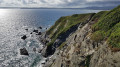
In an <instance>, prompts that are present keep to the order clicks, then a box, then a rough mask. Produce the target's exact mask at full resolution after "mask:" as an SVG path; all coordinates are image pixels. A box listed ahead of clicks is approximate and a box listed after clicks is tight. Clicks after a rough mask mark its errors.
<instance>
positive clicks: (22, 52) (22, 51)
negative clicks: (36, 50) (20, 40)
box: [20, 48, 29, 56]
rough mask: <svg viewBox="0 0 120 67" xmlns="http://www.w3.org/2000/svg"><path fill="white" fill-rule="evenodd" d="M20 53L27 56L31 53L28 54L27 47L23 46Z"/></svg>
mask: <svg viewBox="0 0 120 67" xmlns="http://www.w3.org/2000/svg"><path fill="white" fill-rule="evenodd" d="M20 54H21V55H27V56H28V55H29V54H28V51H27V50H26V48H21V49H20Z"/></svg>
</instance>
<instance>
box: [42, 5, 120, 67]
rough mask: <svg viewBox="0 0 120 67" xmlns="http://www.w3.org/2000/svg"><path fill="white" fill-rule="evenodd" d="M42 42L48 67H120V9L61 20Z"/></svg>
mask: <svg viewBox="0 0 120 67" xmlns="http://www.w3.org/2000/svg"><path fill="white" fill-rule="evenodd" d="M42 38H43V39H42V42H43V43H44V44H46V47H45V48H44V49H43V51H42V55H43V56H45V57H48V56H51V57H50V58H49V60H47V62H46V63H45V65H44V66H45V67H120V64H119V63H120V59H119V58H120V6H118V7H116V8H115V9H113V10H111V11H101V12H99V13H89V14H75V15H72V16H66V17H61V18H60V19H59V20H58V21H56V23H55V24H54V25H53V26H52V27H51V28H50V29H49V30H48V31H47V32H46V33H44V36H43V37H42Z"/></svg>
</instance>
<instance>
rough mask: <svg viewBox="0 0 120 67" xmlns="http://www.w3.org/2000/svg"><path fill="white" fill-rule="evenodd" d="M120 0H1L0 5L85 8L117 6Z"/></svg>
mask: <svg viewBox="0 0 120 67" xmlns="http://www.w3.org/2000/svg"><path fill="white" fill-rule="evenodd" d="M119 4H120V0H0V7H55V8H65V7H66V8H83V7H92V6H94V7H109V6H117V5H119Z"/></svg>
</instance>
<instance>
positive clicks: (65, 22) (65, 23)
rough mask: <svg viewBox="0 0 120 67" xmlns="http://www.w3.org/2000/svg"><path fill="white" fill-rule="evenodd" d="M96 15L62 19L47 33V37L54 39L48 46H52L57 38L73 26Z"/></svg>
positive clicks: (80, 15) (81, 15)
mask: <svg viewBox="0 0 120 67" xmlns="http://www.w3.org/2000/svg"><path fill="white" fill-rule="evenodd" d="M93 14H94V13H89V14H75V15H72V16H66V17H61V18H60V19H59V20H58V21H56V23H55V24H54V25H53V26H52V27H51V28H50V29H49V30H48V31H47V35H49V37H50V38H51V39H52V40H51V42H50V43H48V45H52V44H53V43H54V41H55V40H56V39H57V37H58V36H59V35H60V34H62V33H64V32H66V31H67V30H68V29H69V28H71V27H72V26H74V25H76V24H78V23H81V22H85V21H87V20H88V19H89V18H90V17H91V15H93Z"/></svg>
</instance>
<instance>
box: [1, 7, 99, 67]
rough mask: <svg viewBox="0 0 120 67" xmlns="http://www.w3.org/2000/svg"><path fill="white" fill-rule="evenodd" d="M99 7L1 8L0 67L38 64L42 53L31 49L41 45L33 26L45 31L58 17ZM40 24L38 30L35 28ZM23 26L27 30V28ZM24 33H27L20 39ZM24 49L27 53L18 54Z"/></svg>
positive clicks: (33, 66)
mask: <svg viewBox="0 0 120 67" xmlns="http://www.w3.org/2000/svg"><path fill="white" fill-rule="evenodd" d="M99 11H101V10H81V9H0V67H41V66H40V65H39V62H40V61H41V60H42V58H43V57H42V56H41V54H40V53H38V52H34V51H33V48H36V49H37V50H39V49H41V48H42V45H41V43H40V42H39V40H38V35H36V33H33V34H30V33H31V32H32V31H33V30H34V29H38V30H39V31H45V30H46V28H49V27H50V26H52V25H53V24H54V23H55V21H56V20H57V19H59V18H60V17H61V16H67V15H72V14H81V13H93V12H99ZM39 26H42V27H43V29H42V30H40V29H39V28H38V27H39ZM25 29H28V31H26V30H25ZM23 35H26V36H27V39H26V40H22V39H21V37H22V36H23ZM24 47H25V48H26V49H27V51H28V53H29V56H23V55H20V51H19V49H20V48H24Z"/></svg>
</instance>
